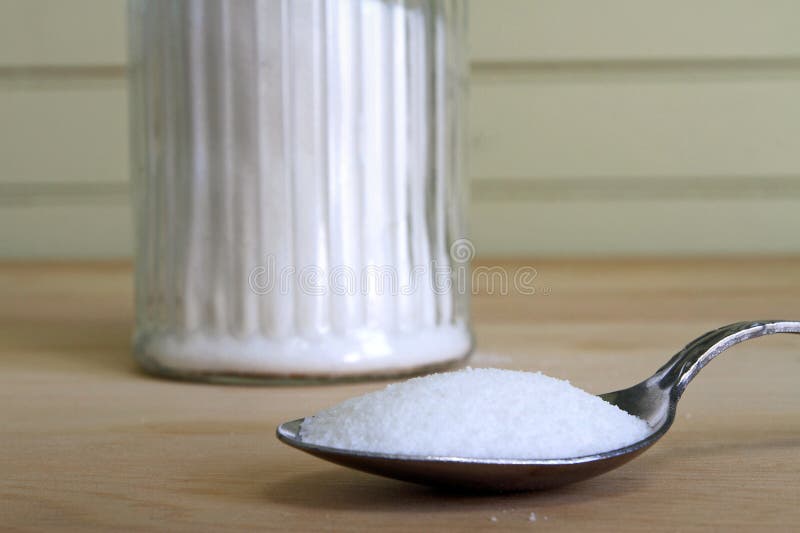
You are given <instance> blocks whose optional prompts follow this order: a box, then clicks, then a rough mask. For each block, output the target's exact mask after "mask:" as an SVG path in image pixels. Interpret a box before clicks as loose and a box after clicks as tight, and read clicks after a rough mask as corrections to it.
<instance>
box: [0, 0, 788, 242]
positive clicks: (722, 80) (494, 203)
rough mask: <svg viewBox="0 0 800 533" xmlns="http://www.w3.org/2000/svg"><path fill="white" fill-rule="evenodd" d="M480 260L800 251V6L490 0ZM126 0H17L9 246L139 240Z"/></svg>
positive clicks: (7, 104)
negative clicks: (132, 206) (131, 196)
mask: <svg viewBox="0 0 800 533" xmlns="http://www.w3.org/2000/svg"><path fill="white" fill-rule="evenodd" d="M471 7H472V10H471V26H472V27H471V47H472V57H473V64H472V95H471V96H472V100H471V116H470V122H471V141H470V148H471V165H470V166H471V175H472V192H473V194H472V196H473V202H472V208H471V225H472V235H473V236H474V240H475V242H476V247H477V249H478V253H479V254H483V255H489V254H503V255H526V254H536V255H583V254H594V255H598V254H625V255H631V254H634V255H635V254H650V255H652V254H705V253H712V254H720V253H750V252H757V253H800V232H798V228H800V31H797V21H798V20H800V2H797V1H795V0H790V1H779V0H752V1H744V0H715V1H708V0H705V1H704V0H675V1H672V2H666V1H663V0H662V1H645V0H607V1H605V2H594V1H591V0H583V1H576V0H550V1H545V0H473V1H472V2H471ZM124 11H125V9H124V2H122V1H121V0H70V1H63V0H0V256H5V257H9V256H10V257H33V256H36V257H109V256H125V255H128V254H129V253H130V252H129V251H130V246H131V238H130V212H129V208H128V205H127V161H128V159H127V158H128V156H127V118H126V83H125V65H124V63H125V20H124Z"/></svg>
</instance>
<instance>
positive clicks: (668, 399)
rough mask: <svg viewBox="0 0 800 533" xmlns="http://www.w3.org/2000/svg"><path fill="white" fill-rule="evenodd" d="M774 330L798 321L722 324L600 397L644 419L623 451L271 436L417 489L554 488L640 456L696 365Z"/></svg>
mask: <svg viewBox="0 0 800 533" xmlns="http://www.w3.org/2000/svg"><path fill="white" fill-rule="evenodd" d="M773 333H800V322H794V321H788V320H765V321H760V322H737V323H735V324H730V325H728V326H724V327H721V328H719V329H716V330H714V331H710V332H708V333H706V334H705V335H703V336H701V337H699V338H697V339H695V340H694V341H692V342H690V343H689V344H688V345H687V346H686V347H685V348H684V349H683V350H681V351H680V352H678V353H677V355H675V356H674V357H673V358H672V359H670V360H669V361H668V362H667V364H665V365H664V366H662V367H661V368H659V369H658V371H657V372H656V373H655V374H654V375H653V376H652V377H650V378H648V379H646V380H644V381H642V382H641V383H639V384H638V385H634V386H633V387H630V388H628V389H622V390H618V391H615V392H608V393H606V394H601V395H600V397H601V398H602V399H604V400H605V401H607V402H609V403H612V404H614V405H616V406H618V407H619V408H620V409H623V410H624V411H627V412H628V413H630V414H632V415H635V416H638V417H639V418H642V419H644V420H645V421H647V423H648V424H649V425H650V428H651V429H652V431H651V433H650V435H648V436H647V437H646V438H644V439H642V440H640V441H639V442H636V443H634V444H631V445H630V446H626V447H624V448H620V449H617V450H611V451H607V452H603V453H597V454H594V455H586V456H583V457H565V458H563V459H470V458H469V457H438V456H407V455H393V454H381V453H369V452H361V451H358V450H346V449H337V448H328V447H325V446H317V445H315V444H309V443H306V442H303V441H302V440H301V439H300V424H301V423H302V422H303V419H298V420H292V421H291V422H286V423H285V424H281V425H280V426H278V429H277V437H278V438H279V439H280V440H281V441H283V442H285V443H286V444H288V445H289V446H293V447H295V448H297V449H299V450H302V451H304V452H307V453H310V454H311V455H315V456H317V457H320V458H322V459H325V460H327V461H331V462H333V463H337V464H340V465H343V466H347V467H350V468H355V469H357V470H362V471H364V472H370V473H372V474H378V475H381V476H386V477H390V478H395V479H401V480H404V481H411V482H414V483H421V484H424V485H434V486H447V487H452V488H459V489H473V490H492V491H518V490H532V489H545V488H551V487H557V486H560V485H566V484H568V483H574V482H576V481H582V480H584V479H588V478H591V477H594V476H597V475H600V474H603V473H605V472H608V471H609V470H613V469H614V468H617V467H619V466H621V465H623V464H625V463H627V462H628V461H630V460H631V459H633V458H635V457H636V456H638V455H640V454H641V453H643V452H644V451H645V450H647V449H648V448H649V447H650V446H652V445H653V444H654V443H655V442H656V441H657V440H658V439H660V438H661V436H663V435H664V433H666V432H667V430H668V429H669V428H670V426H671V425H672V421H673V420H674V419H675V409H676V407H677V405H678V400H680V397H681V395H682V394H683V391H684V390H686V386H687V385H688V384H689V382H690V381H691V380H692V379H693V378H694V377H695V376H696V375H697V373H698V372H699V371H700V369H701V368H703V367H704V366H705V365H706V364H707V363H708V362H709V361H711V360H712V359H713V358H714V357H716V356H717V355H719V354H720V353H721V352H723V351H724V350H726V349H728V348H730V347H731V346H733V345H734V344H738V343H740V342H742V341H746V340H748V339H753V338H755V337H760V336H762V335H770V334H773Z"/></svg>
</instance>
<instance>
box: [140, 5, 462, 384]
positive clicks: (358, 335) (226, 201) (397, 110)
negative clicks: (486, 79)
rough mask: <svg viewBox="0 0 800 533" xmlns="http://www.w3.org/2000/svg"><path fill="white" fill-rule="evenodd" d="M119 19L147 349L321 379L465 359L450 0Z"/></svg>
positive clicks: (196, 8) (255, 375)
mask: <svg viewBox="0 0 800 533" xmlns="http://www.w3.org/2000/svg"><path fill="white" fill-rule="evenodd" d="M129 15H130V18H129V26H130V54H131V57H130V95H131V96H130V97H131V100H130V115H131V132H132V136H131V139H132V140H131V144H132V154H133V155H132V158H133V164H132V174H133V176H132V180H133V191H134V204H135V215H136V233H137V235H136V242H137V250H136V331H135V339H134V352H135V355H136V358H137V360H138V361H139V362H140V363H141V365H142V366H143V367H144V368H145V369H147V370H149V371H153V372H157V373H160V374H165V375H169V376H173V377H183V378H191V379H205V380H223V381H224V380H239V379H245V380H247V379H249V380H270V379H285V378H289V379H293V378H316V379H327V378H348V377H358V376H377V375H392V374H400V373H408V372H416V371H420V370H423V369H427V368H429V367H435V366H441V365H444V364H448V363H451V362H454V361H457V360H460V359H462V358H464V357H465V356H466V355H468V353H469V352H470V350H471V346H472V340H471V335H470V330H469V322H468V307H467V303H468V297H469V283H468V281H469V280H468V279H467V277H468V274H467V271H468V264H467V262H468V259H469V258H470V256H471V251H472V250H471V248H470V247H469V243H468V241H465V240H463V239H464V237H465V233H464V231H465V228H464V222H463V214H462V213H463V209H462V208H463V203H464V194H463V193H464V187H462V184H461V182H462V177H463V174H464V116H465V113H466V109H465V92H466V74H467V71H466V54H465V43H464V36H465V35H464V34H465V20H466V17H465V6H464V5H463V4H462V2H461V1H460V0H416V1H415V0H232V1H227V0H130V5H129ZM451 247H452V248H453V251H454V255H453V257H451ZM454 258H455V259H454ZM462 278H463V279H462Z"/></svg>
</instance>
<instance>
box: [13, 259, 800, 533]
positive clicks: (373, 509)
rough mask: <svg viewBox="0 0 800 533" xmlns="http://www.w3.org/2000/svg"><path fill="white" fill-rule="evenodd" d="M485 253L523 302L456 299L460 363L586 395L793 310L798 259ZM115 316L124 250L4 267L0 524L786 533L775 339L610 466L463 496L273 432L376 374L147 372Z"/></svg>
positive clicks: (790, 408) (790, 364)
mask: <svg viewBox="0 0 800 533" xmlns="http://www.w3.org/2000/svg"><path fill="white" fill-rule="evenodd" d="M501 264H502V265H503V266H504V268H506V269H509V270H511V271H513V269H515V268H517V267H518V266H521V265H530V266H534V267H535V268H536V269H537V271H538V276H537V278H536V284H537V293H536V294H534V295H530V296H522V295H519V294H515V293H514V292H513V291H511V293H510V294H508V295H507V296H502V295H489V294H486V291H485V290H484V291H483V292H482V293H480V294H478V295H477V296H476V297H475V298H474V306H473V307H474V318H475V329H476V332H477V336H478V345H479V348H478V352H477V353H476V355H475V356H474V357H473V359H472V361H471V364H472V365H474V366H498V367H506V368H518V369H541V370H543V371H545V372H547V373H549V374H551V375H555V376H561V377H566V378H569V379H570V380H572V382H573V383H575V384H577V385H579V386H581V387H584V388H586V389H588V390H591V391H595V392H602V391H606V390H611V389H614V388H617V387H621V386H625V385H627V384H631V383H633V382H634V381H636V380H638V379H640V378H642V377H644V376H646V375H648V374H649V373H651V371H653V370H654V369H655V368H656V367H658V366H659V365H660V364H661V363H662V362H664V361H665V360H666V358H667V357H668V356H670V355H671V354H672V353H674V352H675V351H676V350H677V349H679V348H680V347H681V346H682V345H683V344H684V343H685V342H687V341H689V340H690V339H692V338H693V337H695V336H696V335H698V334H700V333H702V332H704V331H706V330H708V329H710V328H713V327H715V326H718V325H721V324H723V323H727V322H732V321H736V320H741V319H757V318H797V317H798V315H799V314H800V309H799V308H798V303H797V302H798V301H800V258H752V259H738V260H714V261H712V260H693V261H680V260H646V261H645V260H636V261H534V260H525V261H517V262H505V263H501ZM131 321H132V306H131V272H130V268H129V266H128V265H127V264H126V263H118V264H110V263H103V264H97V263H52V264H41V263H30V262H28V263H16V264H15V263H7V264H4V265H0V432H1V433H2V440H0V442H2V453H1V454H0V529H11V530H16V529H21V530H51V529H64V530H82V531H86V530H126V531H127V530H158V529H163V530H166V529H169V530H185V531H203V530H219V529H222V528H226V529H228V528H229V529H238V530H245V529H257V528H258V529H275V530H282V531H283V530H291V531H319V530H334V531H342V530H371V529H377V528H380V529H382V530H386V531H405V530H412V529H414V530H424V531H435V530H441V531H444V530H484V529H486V530H491V529H495V528H513V529H520V530H523V529H524V530H531V529H533V528H546V529H548V530H553V531H557V530H563V531H576V530H582V529H592V530H594V531H615V532H616V531H639V530H642V529H645V528H647V529H648V530H652V531H676V530H680V531H704V530H720V531H736V530H740V531H753V530H766V529H770V530H783V531H789V530H792V529H795V528H796V527H797V523H798V521H800V510H798V507H800V505H799V504H800V395H798V390H797V375H798V371H800V341H798V339H797V338H795V337H793V336H788V335H778V336H774V337H770V338H765V339H759V340H756V341H753V342H752V343H746V344H743V345H740V346H737V347H735V348H733V349H732V350H731V351H730V353H726V354H724V355H723V356H721V357H720V358H719V360H717V361H714V362H713V363H712V364H711V365H709V367H708V368H706V369H705V370H703V372H702V374H701V375H700V376H699V377H698V378H697V379H696V380H695V381H694V382H693V383H692V385H691V386H690V388H689V390H688V392H687V394H686V396H685V397H684V399H683V400H682V402H681V407H680V410H679V416H678V420H677V421H676V423H675V426H674V427H673V429H672V430H671V431H670V433H669V434H668V435H667V436H666V437H665V438H664V439H663V441H662V442H661V443H659V444H658V445H657V446H655V447H654V449H653V450H651V451H649V452H648V453H646V454H645V455H644V456H642V457H641V458H640V459H638V460H637V461H634V462H633V463H631V464H629V465H627V466H625V467H623V468H622V469H620V470H618V471H616V472H613V473H611V474H608V475H606V476H604V477H601V478H598V479H595V480H591V481H587V482H584V483H582V484H578V485H575V486H572V487H567V488H564V489H561V490H557V491H551V492H542V493H529V494H516V495H505V496H468V495H459V494H450V493H443V492H437V491H433V490H429V489H426V488H422V487H416V486H413V485H409V484H404V483H400V482H394V481H390V480H384V479H380V478H377V477H371V476H368V475H366V474H361V473H357V472H350V471H347V470H345V469H342V468H338V467H335V466H333V465H328V464H326V463H324V462H322V461H319V460H316V459H314V458H312V457H307V456H305V455H303V454H300V453H298V452H296V451H295V450H292V449H290V448H288V447H286V446H283V445H281V444H280V443H279V442H278V441H277V440H275V438H274V437H273V430H274V427H275V425H276V424H278V423H279V422H281V421H284V420H287V419H290V418H295V417H299V416H302V415H305V414H309V413H312V412H314V411H315V410H317V409H320V408H322V407H324V406H327V405H330V404H331V403H333V402H337V401H339V400H342V399H344V398H347V397H349V396H352V395H354V394H359V393H363V392H366V391H369V390H373V389H376V388H379V387H382V386H383V384H382V383H375V382H373V383H361V384H348V385H331V386H302V387H264V388H257V387H250V388H248V387H224V386H211V385H201V384H188V383H176V382H170V381H165V380H160V379H155V378H152V377H148V376H145V375H143V374H141V373H139V372H138V371H137V370H136V368H135V366H134V364H133V363H132V361H131V359H130V357H129V354H128V341H129V335H130V326H131ZM531 512H535V513H536V517H537V520H536V522H533V523H532V522H530V521H529V515H530V513H531ZM492 517H494V518H495V519H496V521H492Z"/></svg>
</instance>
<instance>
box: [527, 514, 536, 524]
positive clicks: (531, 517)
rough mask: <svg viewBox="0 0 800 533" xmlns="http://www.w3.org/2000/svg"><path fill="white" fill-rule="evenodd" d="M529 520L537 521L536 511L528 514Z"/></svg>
mask: <svg viewBox="0 0 800 533" xmlns="http://www.w3.org/2000/svg"><path fill="white" fill-rule="evenodd" d="M528 521H529V522H536V513H531V514H530V515H529V516H528Z"/></svg>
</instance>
